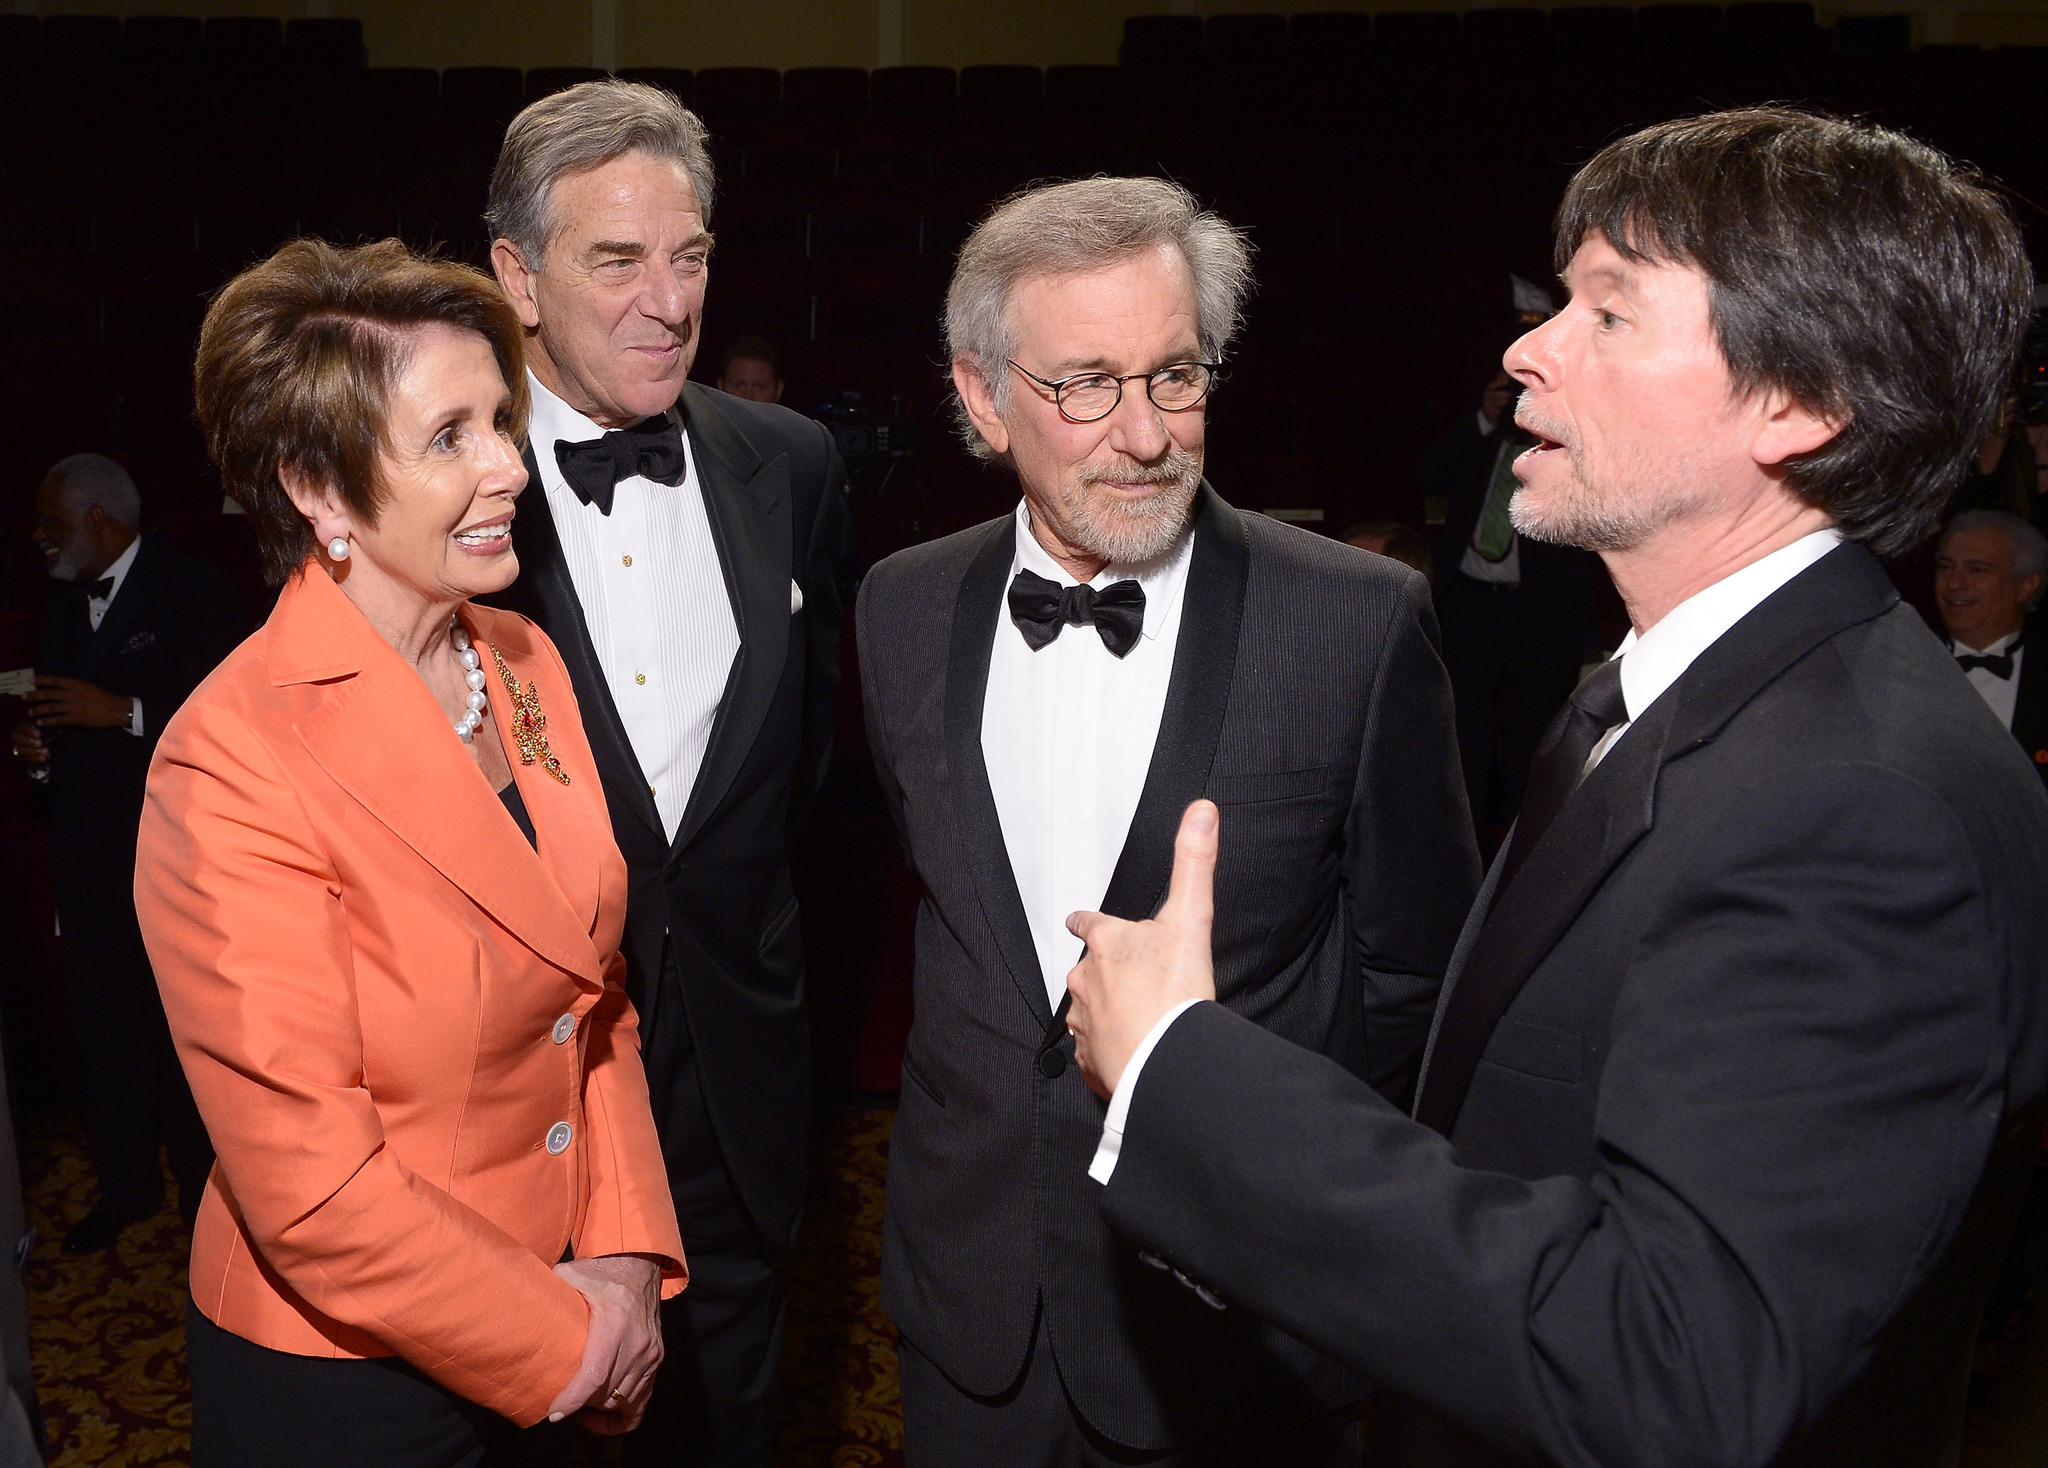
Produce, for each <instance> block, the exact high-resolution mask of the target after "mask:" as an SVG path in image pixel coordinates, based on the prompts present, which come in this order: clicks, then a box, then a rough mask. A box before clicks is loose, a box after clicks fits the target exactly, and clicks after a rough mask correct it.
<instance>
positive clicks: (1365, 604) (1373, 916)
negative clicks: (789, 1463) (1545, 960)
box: [859, 485, 1478, 1447]
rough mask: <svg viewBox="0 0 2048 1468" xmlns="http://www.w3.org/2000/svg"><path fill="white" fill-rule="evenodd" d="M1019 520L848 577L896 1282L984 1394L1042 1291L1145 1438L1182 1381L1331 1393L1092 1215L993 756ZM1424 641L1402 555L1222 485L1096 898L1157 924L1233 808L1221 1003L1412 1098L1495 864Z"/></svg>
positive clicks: (1207, 502) (1065, 1369) (914, 1332)
mask: <svg viewBox="0 0 2048 1468" xmlns="http://www.w3.org/2000/svg"><path fill="white" fill-rule="evenodd" d="M1014 525H1015V521H1014V520H1013V519H1012V518H1010V517H1008V516H1005V517H1004V518H1002V519H1000V520H995V521H991V522H989V523H987V524H984V525H980V526H977V527H975V528H974V529H971V530H966V531H962V532H961V533H959V534H957V535H953V536H949V537H947V538H946V539H944V540H939V541H934V542H932V543H931V544H928V545H922V546H917V547H915V548H913V549H911V550H907V551H903V552H900V553H899V554H897V555H895V556H892V557H890V558H889V559H888V560H886V561H884V562H883V563H882V564H880V565H879V566H877V567H875V568H874V570H873V571H871V572H870V573H869V575H868V578H867V581H866V583H865V585H864V586H863V587H862V590H861V596H860V609H859V619H860V620H859V625H860V638H861V660H860V661H861V669H862V677H863V680H864V682H865V685H866V686H865V694H866V710H867V720H868V732H869V738H870V740H871V743H872V745H873V748H874V752H875V763H876V766H877V770H878V772H879V775H880V782H881V786H882V790H883V793H884V797H885V799H886V800H887V802H888V804H889V807H890V809H891V811H892V812H893V814H894V817H895V819H896V823H897V826H898V829H899V831H900V832H901V834H902V837H903V842H904V846H905V848H906V850H907V852H908V854H909V858H910V861H911V864H912V865H913V867H914V868H915V870H916V872H917V874H918V878H919V880H920V882H921V883H922V885H923V889H924V891H923V898H922V901H921V902H920V904H919V908H918V915H917V957H916V976H915V1004H916V1016H917V1017H916V1022H915V1024H914V1026H913V1028H912V1030H911V1034H910V1040H909V1046H908V1050H907V1053H906V1054H905V1056H904V1061H903V1074H904V1087H903V1099H902V1102H901V1106H900V1109H899V1110H898V1112H897V1116H896V1123H895V1128H894V1130H893V1132H892V1133H891V1136H890V1166H889V1196H888V1210H887V1217H886V1223H885V1228H884V1236H883V1239H884V1241H883V1262H882V1299H883V1304H884V1306H885V1308H886V1309H887V1310H888V1311H889V1313H890V1315H891V1316H892V1317H893V1318H894V1320H895V1322H896V1324H897V1325H898V1326H899V1327H900V1328H901V1329H902V1331H903V1334H904V1335H905V1336H906V1337H907V1338H908V1339H909V1340H910V1341H911V1343H912V1344H914V1345H915V1346H916V1347H917V1348H918V1349H919V1350H920V1351H922V1352H924V1353H925V1354H926V1355H927V1356H928V1357H930V1358H931V1359H932V1360H933V1361H934V1362H935V1363H936V1364H937V1365H938V1366H939V1367H940V1369H942V1370H943V1371H944V1372H946V1374H947V1375H948V1376H950V1377H951V1378H953V1380H955V1381H956V1382H958V1383H959V1384H960V1385H961V1386H963V1387H965V1388H966V1389H968V1390H969V1391H973V1392H977V1393H981V1394H984V1395H988V1394H994V1393H998V1392H1001V1391H1003V1390H1004V1389H1005V1388H1007V1387H1008V1386H1009V1385H1010V1384H1011V1382H1012V1381H1014V1380H1015V1379H1016V1377H1017V1374H1018V1372H1019V1370H1020V1369H1021V1368H1022V1366H1023V1364H1024V1361H1025V1352H1026V1350H1027V1348H1028V1347H1029V1345H1030V1342H1031V1339H1032V1324H1033V1319H1034V1314H1035V1313H1036V1312H1037V1311H1038V1310H1039V1309H1040V1307H1041V1302H1042V1309H1043V1321H1044V1325H1045V1331H1046V1335H1047V1338H1048V1339H1049V1341H1050V1342H1051V1345H1052V1349H1053V1351H1054V1354H1055V1358H1056V1359H1057V1361H1058V1363H1059V1370H1060V1377H1061V1380H1062V1382H1063V1383H1064V1384H1065V1386H1066V1389H1067V1391H1068V1392H1069V1393H1070V1394H1071V1396H1072V1398H1073V1401H1074V1403H1075V1405H1076V1406H1078V1407H1079V1409H1080V1410H1081V1413H1082V1415H1083V1416H1084V1417H1086V1419H1087V1420H1088V1421H1089V1422H1090V1423H1091V1424H1093V1425H1094V1426H1095V1427H1096V1428H1097V1429H1098V1430H1100V1431H1101V1432H1103V1433H1106V1434H1108V1435H1109V1436H1110V1437H1112V1438H1114V1439H1116V1440H1118V1441H1120V1442H1124V1443H1128V1444H1133V1445H1136V1446H1141V1447H1158V1446H1163V1445H1165V1444H1166V1443H1167V1442H1168V1441H1170V1440H1172V1439H1173V1437H1174V1434H1175V1422H1176V1419H1177V1417H1179V1415H1180V1411H1179V1407H1178V1406H1177V1405H1176V1402H1177V1401H1184V1400H1185V1399H1186V1397H1187V1396H1188V1395H1189V1394H1199V1393H1203V1392H1207V1391H1211V1390H1212V1389H1214V1388H1215V1384H1216V1383H1217V1382H1219V1381H1221V1382H1223V1383H1224V1385H1225V1387H1226V1388H1227V1387H1228V1386H1230V1385H1234V1384H1238V1383H1241V1382H1242V1381H1243V1380H1245V1379H1246V1378H1247V1377H1250V1376H1254V1375H1258V1374H1260V1373H1262V1372H1263V1373H1270V1372H1271V1371H1273V1370H1275V1369H1276V1368H1277V1369H1282V1370H1285V1371H1288V1372H1292V1373H1295V1374H1296V1375H1297V1376H1300V1377H1303V1378H1313V1379H1314V1385H1315V1386H1316V1388H1317V1389H1318V1390H1320V1391H1322V1392H1323V1393H1324V1394H1325V1395H1326V1396H1328V1397H1332V1398H1335V1397H1341V1396H1342V1395H1343V1394H1344V1393H1345V1392H1346V1391H1347V1390H1348V1391H1355V1387H1353V1386H1352V1385H1351V1384H1350V1383H1349V1381H1348V1378H1346V1377H1344V1376H1343V1374H1342V1373H1340V1372H1336V1371H1334V1369H1329V1370H1326V1369H1325V1368H1326V1367H1327V1363H1318V1362H1317V1361H1316V1358H1315V1357H1314V1356H1313V1354H1312V1353H1310V1352H1308V1351H1306V1350H1305V1349H1304V1348H1302V1347H1301V1346H1300V1345H1299V1344H1298V1343H1295V1342H1290V1341H1286V1340H1284V1339H1282V1338H1281V1337H1279V1336H1278V1335H1277V1334H1276V1333H1272V1332H1265V1333H1263V1334H1254V1333H1251V1332H1249V1331H1247V1330H1246V1329H1245V1325H1246V1323H1245V1322H1242V1321H1240V1320H1234V1319H1233V1320H1225V1319H1223V1318H1221V1317H1218V1316H1217V1315H1215V1313H1214V1312H1212V1311H1209V1310H1207V1309H1205V1308H1204V1307H1202V1306H1200V1305H1198V1304H1195V1303H1193V1301H1192V1297H1190V1296H1187V1295H1185V1294H1183V1293H1182V1292H1181V1291H1180V1290H1179V1289H1178V1288H1177V1287H1176V1286H1174V1285H1173V1284H1171V1283H1170V1282H1167V1281H1166V1279H1165V1276H1163V1275H1161V1274H1160V1273H1158V1272H1157V1271H1156V1270H1153V1269H1149V1268H1146V1267H1145V1266H1143V1265H1142V1264H1140V1263H1139V1262H1138V1261H1137V1259H1136V1256H1135V1255H1134V1253H1133V1252H1132V1251H1131V1250H1129V1249H1127V1248H1124V1247H1121V1246H1119V1245H1118V1244H1117V1243H1116V1242H1115V1241H1114V1239H1113V1238H1112V1237H1111V1235H1110V1233H1109V1231H1108V1230H1107V1229H1106V1228H1105V1227H1104V1226H1103V1223H1102V1219H1101V1217H1100V1215H1099V1213H1098V1211H1097V1209H1096V1204H1095V1198H1094V1184H1092V1183H1090V1182H1089V1181H1088V1179H1087V1176H1086V1171H1087V1167H1088V1161H1089V1158H1090V1157H1091V1156H1092V1155H1093V1153H1094V1150H1095V1145H1096V1142H1097V1140H1098V1138H1099V1137H1100V1134H1101V1130H1102V1118H1103V1112H1104V1106H1103V1103H1102V1102H1101V1101H1099V1100H1097V1099H1096V1097H1095V1096H1094V1095H1093V1094H1092V1093H1091V1092H1090V1091H1089V1090H1088V1088H1087V1086H1086V1085H1085V1084H1084V1083H1083V1081H1082V1079H1081V1075H1080V1071H1079V1069H1078V1067H1075V1066H1072V1065H1070V1064H1069V1063H1068V1062H1069V1061H1070V1060H1071V1059H1072V1056H1073V1042H1072V1041H1071V1040H1070V1039H1069V1038H1068V1036H1067V1033H1066V1030H1065V1027H1064V1026H1063V1025H1061V1024H1059V1023H1057V1022H1056V1020H1055V1017H1054V1014H1053V1012H1052V1010H1051V1008H1050V1007H1049V1005H1048V1004H1047V1000H1046V988H1045V981H1044V978H1043V976H1042V975H1041V974H1040V973H1039V966H1038V958H1037V954H1036V951H1035V949H1034V948H1033V945H1032V940H1031V933H1030V929H1029V927H1028V925H1027V922H1026V919H1025V914H1024V909H1023V905H1022V903H1021V901H1020V899H1019V897H1018V895H1017V886H1016V881H1015V878H1014V877H1013V876H1012V874H1011V870H1010V863H1009V858H1008V855H1007V852H1006V849H1005V846H1004V843H1003V833H1002V828H1001V825H1000V823H999V821H998V818H997V814H996V808H995V802H994V797H993V796H992V794H991V793H990V788H989V781H988V774H987V770H986V768H985V766H984V765H983V763H982V754H981V722H982V703H983V698H984V694H985V691H986V688H987V680H988V669H989V659H990V653H991V648H992V645H993V642H994V638H995V635H996V630H997V618H998V616H999V615H1001V614H1002V609H1003V607H1004V596H1005V593H1006V592H1007V590H1008V581H1009V576H1010V566H1011V560H1012V556H1013V554H1014V547H1015V540H1014ZM1066 635H1067V636H1093V635H1095V634H1094V632H1093V630H1092V629H1089V628H1085V627H1084V628H1075V629H1069V630H1068V632H1067V633H1066ZM1434 636H1435V623H1434V618H1433V616H1432V614H1431V611H1430V607H1429V601H1428V595H1427V591H1426V588H1425V587H1424V585H1423V583H1422V580H1421V578H1420V577H1419V576H1416V575H1415V574H1414V573H1413V572H1411V571H1409V570H1407V569H1406V568H1404V567H1401V566H1399V565H1397V564H1396V563H1394V562H1391V561H1388V560H1385V559H1384V558H1381V557H1376V556H1369V555H1365V554H1363V553H1361V552H1358V551H1355V550H1353V549H1351V548H1350V547H1347V546H1342V545H1338V544H1336V543H1334V542H1332V541H1328V540H1325V539H1322V538H1321V537H1318V536H1313V535H1309V534H1305V533H1304V532H1302V531H1299V530H1295V529H1292V528H1289V527H1286V526H1283V525H1279V524H1277V523H1275V522H1274V521H1271V520H1268V519H1266V518H1264V517H1263V516H1258V515H1241V514H1239V513H1238V512H1237V511H1236V510H1233V509H1232V508H1231V507H1230V506H1228V505H1226V504H1225V503H1224V502H1223V501H1222V500H1221V499H1219V498H1218V497H1217V496H1216V494H1215V493H1214V491H1213V490H1211V489H1209V488H1208V487H1207V486H1206V485H1205V486H1204V487H1203V489H1202V492H1201V498H1200V500H1199V502H1198V511H1197V519H1196V522H1195V529H1194V548H1193V552H1192V556H1191V559H1190V562H1189V567H1188V573H1187V584H1186V589H1185V591H1184V594H1183V610H1182V613H1181V626H1180V634H1179V642H1178V646H1177V648H1176V651H1175V656H1174V665H1173V672H1172V677H1171V681H1170V684H1169V687H1168V692H1167V697H1166V706H1165V713H1164V717H1163V718H1162V720H1161V723H1160V729H1159V736H1158V742H1157V744H1156V746H1155V748H1154V752H1153V757H1152V762H1151V767H1150V773H1149V774H1148V776H1147V779H1146V782H1145V786H1144V789H1143V791H1142V793H1141V796H1140V799H1139V804H1138V809H1137V813H1136V816H1135V817H1134V818H1133V820H1132V823H1131V830H1130V834H1129V838H1128V840H1127V842H1126V844H1125V846H1124V848H1123V853H1122V856H1121V858H1120V859H1119V861H1118V864H1117V866H1116V869H1115V872H1114V874H1113V877H1112V880H1111V882H1110V885H1109V889H1108V892H1107V894H1106V896H1105V897H1104V899H1103V907H1104V909H1105V910H1107V911H1109V912H1112V913H1117V914H1121V915H1124V916H1130V917H1143V916H1146V915H1148V914H1150V913H1151V912H1152V911H1153V910H1154V909H1155V908H1156V907H1157V905H1158V904H1159V902H1160V901H1161V900H1162V899H1163V897H1164V896H1165V892H1166V884H1167V878H1168V875H1169V873H1170V870H1171V866H1172V859H1173V840H1174V835H1175V833H1176V831H1177V829H1178V827H1179V824H1180V817H1181V812H1182V810H1183V809H1185V807H1186V805H1187V803H1188V802H1189V801H1191V800H1193V799H1196V798H1197V797H1199V796H1203V795H1207V796H1209V797H1211V798H1212V799H1214V800H1216V801H1217V802H1218V803H1219V804H1220V805H1221V806H1222V809H1223V829H1224V830H1225V831H1226V832H1228V833H1230V834H1229V837H1228V838H1227V840H1226V843H1225V847H1224V855H1223V860H1222V863H1221V865H1220V866H1219V868H1218V870H1217V878H1216V880H1217V887H1218V891H1219V893H1220V894H1221V897H1220V904H1219V905H1220V909H1221V911H1222V912H1223V913H1224V914H1226V916H1225V917H1224V918H1223V921H1222V923H1221V925H1220V926H1219V927H1218V929H1217V973H1218V979H1219V983H1220V985H1221V989H1222V993H1223V996H1224V1000H1225V1002H1226V1003H1228V1004H1229V1005H1231V1006H1232V1007H1233V1008H1234V1009H1236V1010H1237V1011H1238V1012H1240V1013H1243V1014H1245V1015H1247V1016H1249V1017H1251V1018H1252V1019H1254V1020H1256V1021H1257V1022H1258V1023H1260V1024H1263V1025H1266V1026H1268V1027H1269V1028H1271V1029H1272V1030H1273V1031H1274V1032H1275V1033H1277V1034H1281V1035H1285V1036H1287V1037H1289V1038H1290V1039H1292V1040H1294V1041H1296V1042H1298V1043H1300V1044H1303V1045H1306V1046H1309V1047H1311V1048H1312V1049H1314V1050H1316V1051H1318V1052H1320V1053H1322V1054H1324V1055H1328V1056H1330V1057H1332V1058H1333V1059H1334V1060H1335V1061H1336V1063H1337V1064H1338V1065H1339V1066H1340V1067H1342V1068H1343V1069H1344V1071H1345V1073H1346V1074H1350V1075H1355V1076H1357V1077H1359V1078H1360V1079H1361V1083H1362V1084H1364V1083H1369V1084H1370V1085H1373V1086H1376V1087H1378V1088H1379V1090H1380V1091H1381V1092H1382V1093H1384V1094H1385V1095H1386V1096H1388V1097H1391V1098H1397V1099H1398V1098H1403V1097H1405V1096H1406V1095H1407V1093H1408V1091H1409V1089H1410V1087H1411V1085H1412V1082H1413V1078H1414V1074H1415V1068H1416V1065H1417V1063H1418V1062H1419V1060H1420V1057H1421V1050H1422V1044H1423V1040H1424V1037H1425V1033H1426V1028H1427V1025H1428V1021H1429V1015H1430V1012H1431V1010H1432V1009H1433V1007H1434V1004H1435V998H1436V991H1437V986H1438V983H1439V980H1440V976H1441V974H1442V972H1443V966H1444V963H1445V961H1446V960H1447V959H1448V957H1449V955H1450V949H1451V944H1452V941H1453V939H1454V937H1455V934H1456V930H1457V925H1458V922H1459V920H1460V919H1461V918H1462V916H1463V913H1464V910H1465V907H1466V905H1467V903H1468V902H1469V899H1470V896H1471V892H1472V889H1473V887H1474V885H1475V883H1476V880H1477V876H1478V871H1477V861H1476V859H1475V856H1474V852H1473V847H1472V839H1471V834H1470V831H1471V828H1470V825H1469V824H1468V819H1467V816H1466V813H1465V800H1464V787H1463V784H1462V783H1461V781H1460V779H1459V775H1458V766H1457V759H1456V756H1455V753H1454V751H1453V747H1452V742H1451V701H1450V690H1449V686H1448V683H1447V680H1446V679H1445V676H1444V672H1443V668H1442V666H1441V664H1440V663H1439V662H1438V661H1437V656H1436V651H1435V648H1434V641H1433V639H1434Z"/></svg>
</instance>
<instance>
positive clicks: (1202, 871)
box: [1067, 800, 1219, 1098]
mask: <svg viewBox="0 0 2048 1468" xmlns="http://www.w3.org/2000/svg"><path fill="white" fill-rule="evenodd" d="M1218 822H1219V816H1218V814H1217V810H1216V807H1215V805H1214V804H1213V803H1212V802H1210V801H1206V800H1198V801H1196V802H1195V803H1194V804H1193V805H1191V806H1189V807H1188V808H1187V810H1186V812H1185V813H1184V814H1183V815H1182V816H1181V818H1180V834H1179V835H1178V836H1177V837H1175V838H1174V843H1173V885H1172V886H1171V887H1169V888H1168V889H1167V893H1166V902H1165V905H1164V906H1162V907H1161V908H1160V909H1159V915H1158V916H1157V917H1155V918H1153V919H1152V920H1151V921H1150V922H1143V923H1131V922H1125V921H1124V920H1123V919H1121V918H1113V917H1105V916H1104V915H1103V914H1101V913H1099V912H1077V913H1075V914H1074V915H1073V916H1071V917H1069V918H1068V919H1067V929H1068V931H1070V932H1072V933H1073V934H1074V936H1075V937H1077V938H1079V939H1080V940H1081V941H1082V942H1083V943H1085V944H1086V945H1087V947H1086V948H1085V949H1083V950H1082V953H1081V961H1080V962H1079V963H1078V964H1076V965H1075V966H1074V970H1073V972H1072V973H1070V974H1068V975H1067V993H1068V994H1069V995H1071V996H1072V1002H1071V1003H1070V1004H1069V1005H1068V1008H1067V1028H1068V1030H1070V1031H1071V1032H1072V1033H1073V1036H1074V1058H1075V1059H1076V1060H1078V1061H1079V1062H1080V1065H1081V1073H1082V1075H1083V1076H1084V1077H1086V1078H1087V1081H1088V1084H1089V1086H1090V1087H1091V1088H1092V1089H1093V1090H1094V1091H1095V1093H1096V1094H1097V1095H1098V1096H1102V1097H1105V1098H1106V1097H1108V1096H1109V1095H1110V1094H1111V1093H1113V1092H1114V1091H1115V1090H1116V1083H1117V1081H1118V1080H1119V1079H1121V1078H1122V1076H1123V1073H1124V1067H1125V1066H1127V1065H1129V1064H1130V1062H1131V1055H1132V1053H1133V1052H1135V1051H1136V1050H1137V1048H1138V1046H1139V1044H1140V1043H1141V1042H1142V1041H1143V1040H1144V1038H1145V1036H1146V1035H1147V1034H1149V1033H1151V1030H1152V1026H1153V1025H1155V1024H1157V1023H1158V1022H1159V1020H1160V1019H1161V1017H1162V1016H1164V1015H1165V1013H1166V1012H1167V1011H1168V1010H1169V1009H1172V1008H1173V1007H1174V1006H1175V1005H1176V1004H1179V1003H1180V1002H1181V1001H1182V1000H1184V999H1214V998H1215V997H1216V971H1215V968H1214V966H1213V964H1212V963H1211V961H1210V957H1209V929H1210V927H1211V925H1212V923H1213V921H1214V918H1215V912H1216V897H1215V884H1216V846H1217V826H1218Z"/></svg>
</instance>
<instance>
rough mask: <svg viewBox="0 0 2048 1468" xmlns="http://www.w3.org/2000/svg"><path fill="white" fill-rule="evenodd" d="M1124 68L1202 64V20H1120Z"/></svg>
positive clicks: (1196, 17) (1192, 17) (1136, 17)
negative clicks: (1122, 32)
mask: <svg viewBox="0 0 2048 1468" xmlns="http://www.w3.org/2000/svg"><path fill="white" fill-rule="evenodd" d="M1122 58H1123V64H1124V65H1125V66H1184V67H1196V66H1200V65H1201V64H1202V18H1201V17H1200V16H1199V15H1133V16H1130V17H1129V18H1127V19H1126V20H1125V21H1124V44H1123V51H1122Z"/></svg>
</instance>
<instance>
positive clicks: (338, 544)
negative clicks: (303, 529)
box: [327, 535, 348, 561]
mask: <svg viewBox="0 0 2048 1468" xmlns="http://www.w3.org/2000/svg"><path fill="white" fill-rule="evenodd" d="M327 559H328V560H330V561H345V560H347V559H348V537H347V536H346V535H337V536H335V537H334V539H332V540H330V541H328V542H327Z"/></svg>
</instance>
